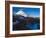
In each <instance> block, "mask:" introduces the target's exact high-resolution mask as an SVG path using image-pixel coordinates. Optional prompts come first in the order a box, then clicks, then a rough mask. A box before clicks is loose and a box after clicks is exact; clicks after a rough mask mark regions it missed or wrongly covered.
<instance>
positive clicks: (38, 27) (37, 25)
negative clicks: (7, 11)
mask: <svg viewBox="0 0 46 38" xmlns="http://www.w3.org/2000/svg"><path fill="white" fill-rule="evenodd" d="M25 27H26V28H28V29H31V30H37V29H40V24H38V23H29V24H27V25H25Z"/></svg>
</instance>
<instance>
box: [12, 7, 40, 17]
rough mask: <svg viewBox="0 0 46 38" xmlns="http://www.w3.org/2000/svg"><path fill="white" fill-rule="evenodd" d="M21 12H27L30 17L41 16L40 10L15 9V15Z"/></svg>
mask: <svg viewBox="0 0 46 38" xmlns="http://www.w3.org/2000/svg"><path fill="white" fill-rule="evenodd" d="M20 10H22V11H23V12H25V13H26V14H27V15H28V16H34V17H39V16H40V8H25V7H13V14H15V13H17V12H18V11H20Z"/></svg>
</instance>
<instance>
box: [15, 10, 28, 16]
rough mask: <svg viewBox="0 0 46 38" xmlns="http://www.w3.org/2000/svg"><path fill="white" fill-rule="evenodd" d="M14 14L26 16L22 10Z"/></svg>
mask: <svg viewBox="0 0 46 38" xmlns="http://www.w3.org/2000/svg"><path fill="white" fill-rule="evenodd" d="M16 15H21V16H24V17H27V14H25V13H24V12H23V11H22V10H20V11H18V12H17V13H16Z"/></svg>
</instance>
